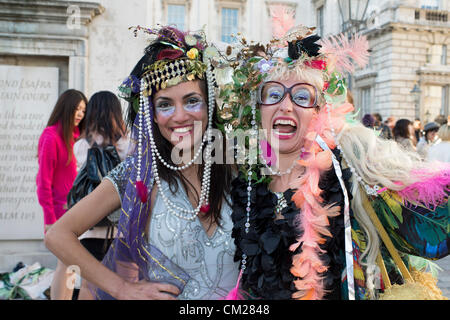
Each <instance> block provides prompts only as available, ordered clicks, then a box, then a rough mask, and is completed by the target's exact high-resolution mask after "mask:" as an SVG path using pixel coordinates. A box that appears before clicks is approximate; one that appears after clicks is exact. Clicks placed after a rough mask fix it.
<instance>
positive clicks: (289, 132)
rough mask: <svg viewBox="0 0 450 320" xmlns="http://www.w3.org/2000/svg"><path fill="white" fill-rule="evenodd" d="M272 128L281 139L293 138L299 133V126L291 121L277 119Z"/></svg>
mask: <svg viewBox="0 0 450 320" xmlns="http://www.w3.org/2000/svg"><path fill="white" fill-rule="evenodd" d="M272 128H273V129H274V133H275V134H276V135H278V136H279V137H280V138H291V137H292V136H294V134H295V132H296V131H297V124H296V123H295V122H294V121H293V120H290V119H276V120H275V122H274V123H273V126H272Z"/></svg>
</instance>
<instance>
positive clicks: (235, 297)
mask: <svg viewBox="0 0 450 320" xmlns="http://www.w3.org/2000/svg"><path fill="white" fill-rule="evenodd" d="M242 271H243V269H241V271H240V272H239V276H238V280H237V283H236V286H235V287H234V288H233V290H231V291H230V292H229V293H228V295H227V296H226V297H225V298H224V300H243V297H242V295H241V294H240V293H239V283H240V282H241V277H242Z"/></svg>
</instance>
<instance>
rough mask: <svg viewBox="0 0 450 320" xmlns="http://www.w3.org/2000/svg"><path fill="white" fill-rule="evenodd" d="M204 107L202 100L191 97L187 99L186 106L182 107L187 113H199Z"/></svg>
mask: <svg viewBox="0 0 450 320" xmlns="http://www.w3.org/2000/svg"><path fill="white" fill-rule="evenodd" d="M204 105H205V103H204V101H203V99H201V98H197V97H191V98H189V99H188V101H187V104H185V105H184V106H183V108H184V110H186V111H187V112H200V111H201V110H202V108H203V106H204Z"/></svg>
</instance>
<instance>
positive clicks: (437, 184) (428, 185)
mask: <svg viewBox="0 0 450 320" xmlns="http://www.w3.org/2000/svg"><path fill="white" fill-rule="evenodd" d="M432 167H433V168H438V169H440V170H439V171H437V172H435V173H434V174H433V175H432V172H431V169H430V170H425V169H423V170H416V171H415V172H412V175H414V176H416V177H418V178H419V181H418V182H416V183H413V184H410V185H409V186H407V187H406V188H404V189H403V190H401V191H399V192H398V194H399V195H400V197H402V198H403V199H404V200H407V201H409V202H412V203H422V204H424V205H426V206H427V207H430V206H433V207H435V206H438V205H441V204H442V203H443V202H444V201H446V200H447V198H448V192H449V191H450V166H449V165H444V164H439V163H438V164H436V165H435V166H432Z"/></svg>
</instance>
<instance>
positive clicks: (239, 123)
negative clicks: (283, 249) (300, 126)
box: [219, 12, 368, 300]
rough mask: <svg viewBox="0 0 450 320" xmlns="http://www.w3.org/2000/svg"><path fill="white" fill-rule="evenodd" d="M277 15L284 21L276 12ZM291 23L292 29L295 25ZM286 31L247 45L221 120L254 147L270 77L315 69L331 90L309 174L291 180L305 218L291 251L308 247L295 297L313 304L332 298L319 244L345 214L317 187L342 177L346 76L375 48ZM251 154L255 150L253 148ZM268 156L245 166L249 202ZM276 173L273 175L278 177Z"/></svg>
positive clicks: (307, 31)
mask: <svg viewBox="0 0 450 320" xmlns="http://www.w3.org/2000/svg"><path fill="white" fill-rule="evenodd" d="M272 14H273V16H275V17H279V15H278V16H277V12H272ZM274 20H277V19H274ZM280 20H283V19H278V21H277V22H279V21H280ZM291 22H292V23H293V19H291ZM278 29H279V28H278ZM278 29H277V30H278ZM284 29H285V31H287V32H285V35H284V36H282V37H281V38H278V39H274V40H272V41H271V42H270V43H269V44H267V45H262V44H259V43H258V44H255V43H250V44H249V43H248V42H247V40H246V39H245V38H242V39H240V42H239V44H238V46H239V47H240V48H239V49H238V50H239V53H238V54H237V56H236V59H235V60H234V61H231V63H230V65H231V67H232V69H233V75H232V81H230V82H229V83H228V84H226V85H224V86H223V87H222V90H221V94H220V97H219V98H221V99H223V103H222V106H221V110H220V112H219V116H220V119H221V121H222V123H223V126H224V128H228V129H229V130H237V129H243V130H250V132H253V133H254V134H255V136H254V138H255V139H254V140H253V141H257V139H258V133H257V129H258V123H259V122H260V113H259V110H258V108H256V105H257V101H256V95H255V93H256V91H257V90H258V88H259V86H260V85H261V84H263V83H264V82H265V81H266V79H267V78H268V77H269V76H270V75H271V73H274V72H276V71H277V69H278V70H279V69H281V70H286V68H287V70H294V71H295V70H296V69H297V68H299V69H305V68H312V69H317V70H319V71H320V72H321V74H322V78H323V83H324V86H323V88H317V89H318V92H319V93H321V94H320V97H319V100H318V101H319V107H320V108H319V109H318V112H317V113H316V114H315V115H314V117H313V120H312V121H311V123H310V126H309V128H308V133H307V136H306V137H305V140H306V142H305V145H304V148H303V149H304V150H299V154H300V153H301V159H300V160H299V161H298V162H297V163H298V164H300V165H302V166H304V167H305V168H306V172H305V174H304V175H303V177H302V178H301V179H299V180H297V181H292V184H291V187H292V188H293V189H294V190H296V192H295V194H294V196H293V197H292V200H293V201H294V202H295V204H296V206H297V207H298V208H299V209H301V211H302V214H301V215H300V217H299V221H298V222H299V224H298V225H299V228H300V229H301V231H302V232H301V234H302V236H301V237H300V238H299V239H297V242H296V243H295V244H293V245H292V246H291V248H290V250H291V251H295V250H296V249H297V248H298V247H299V246H302V250H301V253H299V254H297V255H295V256H294V257H293V266H292V268H291V273H292V274H293V275H294V276H295V277H296V279H297V280H295V281H294V284H295V287H296V289H297V292H295V293H294V295H293V298H294V299H313V300H314V299H321V298H322V297H323V296H324V294H325V291H324V288H323V282H322V279H323V275H324V273H325V271H327V266H326V265H324V263H323V262H322V261H321V259H320V255H321V252H322V251H321V250H322V249H321V248H320V247H319V245H320V244H322V243H324V241H325V239H324V236H328V237H331V236H332V235H331V234H330V232H329V230H328V226H329V220H328V219H329V218H330V217H333V216H336V215H337V214H339V212H337V209H336V208H335V207H330V206H325V205H324V204H323V203H322V202H323V200H322V199H321V198H320V193H321V191H322V190H321V189H320V188H319V187H318V182H319V177H320V174H321V173H322V172H323V171H324V170H327V169H328V168H329V167H330V166H331V165H333V166H334V167H335V171H336V173H337V176H338V177H339V178H342V171H341V168H340V166H339V162H338V161H337V160H336V159H335V156H334V155H333V154H332V152H331V151H330V149H334V148H335V147H336V146H337V147H338V148H339V146H338V145H337V143H336V132H337V131H338V130H339V129H340V128H341V127H342V126H343V124H344V122H345V118H346V116H347V115H348V114H349V113H350V112H351V111H352V110H353V106H352V105H350V104H348V103H346V99H347V85H346V81H345V76H344V73H345V72H351V71H353V70H354V66H355V65H358V66H360V67H362V66H364V65H365V64H366V63H367V59H368V42H367V40H366V39H365V38H364V37H360V36H356V37H354V38H353V39H352V40H348V39H347V38H345V37H344V36H338V37H335V38H331V39H330V40H320V37H319V36H317V35H315V34H314V28H307V27H304V26H299V27H296V28H293V25H289V24H287V25H286V24H285V25H284ZM278 33H280V30H278ZM228 51H231V50H228ZM265 143H266V144H267V142H265ZM246 147H248V148H250V146H249V144H247V145H246ZM269 148H270V146H269ZM266 149H267V147H264V146H263V145H261V147H260V148H259V155H258V158H260V159H261V162H262V163H261V164H256V165H254V164H252V163H250V162H249V164H248V165H247V166H241V171H242V172H243V173H244V176H246V177H247V181H248V188H247V190H248V193H249V199H250V193H251V190H252V185H253V183H255V182H256V183H258V182H261V181H264V180H266V179H261V178H259V177H257V176H256V172H257V171H258V169H260V168H261V167H262V166H266V167H268V168H269V170H270V167H269V166H268V165H267V163H268V161H267V151H266ZM332 161H333V163H332ZM271 162H272V161H271ZM270 171H271V172H272V174H274V172H273V171H272V170H270ZM287 173H289V170H288V172H287ZM275 174H280V173H279V172H278V173H275ZM340 180H341V186H342V187H343V189H344V194H345V210H344V214H345V216H344V218H345V224H346V229H345V232H346V239H345V240H346V248H345V249H346V265H347V276H348V285H349V287H348V289H349V297H350V299H351V298H353V297H354V287H353V260H352V259H353V256H352V248H351V229H350V222H349V201H348V196H347V195H346V191H345V186H344V183H343V180H342V179H340ZM251 210H252V209H251V202H250V201H249V202H248V203H247V208H246V211H247V222H246V224H245V227H246V230H245V232H247V233H248V232H249V229H250V228H251V226H250V212H251ZM246 259H247V257H246V255H245V254H244V255H243V257H242V263H241V269H242V270H241V276H243V277H244V276H245V265H246ZM236 288H237V287H236ZM230 296H232V297H236V292H233V293H231V295H230Z"/></svg>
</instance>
